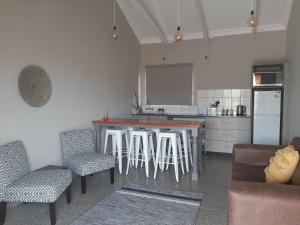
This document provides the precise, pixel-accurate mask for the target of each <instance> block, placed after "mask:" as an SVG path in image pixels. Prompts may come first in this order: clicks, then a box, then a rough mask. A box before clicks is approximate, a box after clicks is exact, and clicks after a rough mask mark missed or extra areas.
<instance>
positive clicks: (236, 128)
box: [205, 117, 251, 153]
mask: <svg viewBox="0 0 300 225" xmlns="http://www.w3.org/2000/svg"><path fill="white" fill-rule="evenodd" d="M250 142H251V119H250V118H248V117H207V118H206V131H205V150H206V151H207V152H222V153H232V148H233V145H234V144H237V143H250Z"/></svg>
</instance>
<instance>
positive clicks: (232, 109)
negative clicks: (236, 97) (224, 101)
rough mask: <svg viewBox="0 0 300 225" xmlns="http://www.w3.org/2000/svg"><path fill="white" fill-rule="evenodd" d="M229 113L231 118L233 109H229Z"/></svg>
mask: <svg viewBox="0 0 300 225" xmlns="http://www.w3.org/2000/svg"><path fill="white" fill-rule="evenodd" d="M229 113H230V116H233V113H234V111H233V108H231V109H230V112H229Z"/></svg>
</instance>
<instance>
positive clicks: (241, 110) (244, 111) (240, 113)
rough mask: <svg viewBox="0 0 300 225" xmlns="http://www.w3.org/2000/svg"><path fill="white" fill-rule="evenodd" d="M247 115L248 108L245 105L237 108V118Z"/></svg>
mask: <svg viewBox="0 0 300 225" xmlns="http://www.w3.org/2000/svg"><path fill="white" fill-rule="evenodd" d="M246 114H247V109H246V106H244V105H238V106H237V107H236V115H237V116H246Z"/></svg>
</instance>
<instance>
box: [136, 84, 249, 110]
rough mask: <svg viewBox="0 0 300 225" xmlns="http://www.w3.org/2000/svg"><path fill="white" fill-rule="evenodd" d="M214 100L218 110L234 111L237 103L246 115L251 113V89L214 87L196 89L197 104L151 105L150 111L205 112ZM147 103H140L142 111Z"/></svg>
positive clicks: (146, 106)
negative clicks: (241, 106) (244, 107)
mask: <svg viewBox="0 0 300 225" xmlns="http://www.w3.org/2000/svg"><path fill="white" fill-rule="evenodd" d="M216 101H220V105H219V107H218V110H219V111H220V110H221V109H222V108H225V109H226V108H228V109H230V108H233V109H234V111H236V106H237V105H240V104H242V105H245V106H246V107H247V115H250V113H251V108H250V107H251V90H250V89H215V90H197V106H190V105H151V108H152V109H153V110H151V112H158V108H163V109H164V111H165V113H167V114H191V115H196V114H204V115H205V114H207V112H208V108H209V107H210V106H211V104H214V103H215V102H216ZM146 108H148V105H142V109H143V111H145V109H146Z"/></svg>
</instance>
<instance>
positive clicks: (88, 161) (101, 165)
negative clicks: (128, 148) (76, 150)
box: [65, 152, 115, 176]
mask: <svg viewBox="0 0 300 225" xmlns="http://www.w3.org/2000/svg"><path fill="white" fill-rule="evenodd" d="M65 166H66V167H67V168H69V169H70V170H71V171H73V172H74V173H76V174H78V175H80V176H86V175H89V174H92V173H96V172H100V171H104V170H107V169H110V168H113V167H115V159H114V157H113V156H111V155H100V154H99V153H96V152H92V153H82V154H78V155H75V156H71V157H69V158H68V159H66V160H65Z"/></svg>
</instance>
